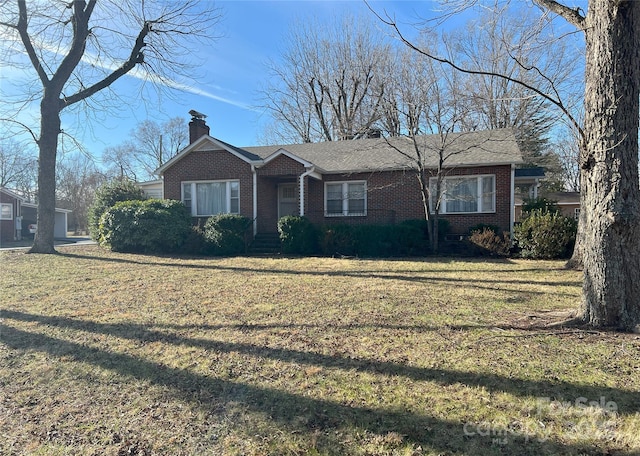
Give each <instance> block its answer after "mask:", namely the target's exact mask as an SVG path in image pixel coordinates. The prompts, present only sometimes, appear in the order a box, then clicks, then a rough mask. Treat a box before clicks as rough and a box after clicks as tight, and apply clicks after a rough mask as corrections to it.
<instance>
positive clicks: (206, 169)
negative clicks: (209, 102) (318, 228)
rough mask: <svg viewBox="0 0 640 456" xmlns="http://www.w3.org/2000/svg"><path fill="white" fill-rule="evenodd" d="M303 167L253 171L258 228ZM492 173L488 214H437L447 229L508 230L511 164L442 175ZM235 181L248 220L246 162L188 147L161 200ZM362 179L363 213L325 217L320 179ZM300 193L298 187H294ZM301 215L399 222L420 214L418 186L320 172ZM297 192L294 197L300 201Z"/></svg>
mask: <svg viewBox="0 0 640 456" xmlns="http://www.w3.org/2000/svg"><path fill="white" fill-rule="evenodd" d="M304 171H305V168H304V166H303V165H302V164H301V163H299V162H297V161H296V160H293V159H291V158H289V157H287V156H285V155H282V156H279V157H277V158H275V159H273V160H272V161H271V162H269V163H268V164H266V165H265V166H263V167H261V168H258V169H257V175H258V231H265V232H269V231H275V228H276V222H277V215H278V206H277V201H278V198H277V187H278V184H280V183H284V182H291V183H295V184H296V189H298V184H299V179H298V178H299V176H300V175H301V174H302V173H304ZM479 174H495V176H496V211H495V213H489V214H451V215H442V218H445V219H447V220H449V222H450V224H451V232H452V233H460V234H462V233H466V232H467V231H468V229H469V227H471V226H474V225H477V224H479V223H486V224H492V225H497V226H499V227H500V228H502V229H503V230H505V231H506V230H508V229H509V221H510V212H511V200H510V195H511V166H509V165H506V166H493V167H478V168H457V169H453V170H449V171H448V172H447V176H455V175H479ZM223 179H239V180H240V212H241V214H242V215H244V216H246V217H249V218H253V176H252V174H251V166H250V165H249V164H248V163H246V162H245V161H243V160H241V159H239V158H238V157H236V156H234V155H233V154H231V153H229V152H227V151H222V150H216V151H193V152H191V153H190V154H188V155H186V156H185V157H184V158H182V159H181V160H179V161H178V162H176V163H175V164H174V165H173V166H172V167H170V168H169V169H167V170H166V171H165V175H164V185H165V198H171V199H177V200H179V199H180V197H181V187H180V183H181V182H183V181H194V180H195V181H197V180H223ZM354 180H364V181H366V182H367V216H354V217H325V216H324V184H325V182H336V181H354ZM296 191H299V190H296ZM305 193H306V205H305V215H307V217H309V218H310V219H311V221H312V222H314V223H316V224H327V223H366V224H375V223H380V224H389V223H399V222H401V221H403V220H409V219H422V218H424V209H423V204H422V199H421V195H420V189H419V186H418V182H417V179H416V176H415V173H413V172H412V171H404V172H403V171H389V172H378V171H376V172H368V173H354V174H344V175H338V174H331V175H324V176H323V180H322V181H319V180H317V179H314V178H309V177H307V178H305ZM299 197H300V196H299V195H298V201H299Z"/></svg>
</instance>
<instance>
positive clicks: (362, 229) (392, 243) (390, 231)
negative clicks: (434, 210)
mask: <svg viewBox="0 0 640 456" xmlns="http://www.w3.org/2000/svg"><path fill="white" fill-rule="evenodd" d="M426 244H427V243H426V241H425V238H424V232H423V231H422V229H420V228H419V227H418V226H416V225H415V224H406V225H405V224H400V225H356V226H351V225H331V226H325V227H323V228H322V230H321V251H322V254H324V255H343V256H360V257H398V256H412V255H423V254H425V253H426V251H427V249H426Z"/></svg>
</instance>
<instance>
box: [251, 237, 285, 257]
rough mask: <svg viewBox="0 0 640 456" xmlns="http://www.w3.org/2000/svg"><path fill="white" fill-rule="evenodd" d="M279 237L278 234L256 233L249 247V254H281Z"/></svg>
mask: <svg viewBox="0 0 640 456" xmlns="http://www.w3.org/2000/svg"><path fill="white" fill-rule="evenodd" d="M281 247H282V245H281V243H280V236H279V235H278V233H258V234H256V236H255V238H254V239H253V242H252V243H251V245H250V246H249V253H252V254H259V255H269V254H279V253H281Z"/></svg>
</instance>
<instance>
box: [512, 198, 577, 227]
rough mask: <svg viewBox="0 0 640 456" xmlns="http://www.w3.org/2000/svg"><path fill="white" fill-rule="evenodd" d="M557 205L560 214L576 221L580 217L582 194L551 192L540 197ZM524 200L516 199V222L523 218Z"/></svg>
mask: <svg viewBox="0 0 640 456" xmlns="http://www.w3.org/2000/svg"><path fill="white" fill-rule="evenodd" d="M540 196H541V197H544V198H545V199H547V200H549V201H553V202H554V203H556V205H557V206H558V208H559V209H560V213H561V214H562V215H564V216H566V217H571V218H574V219H576V220H578V218H579V217H580V192H549V193H545V194H544V195H540ZM522 203H523V201H522V198H518V197H516V222H519V221H520V220H521V218H522Z"/></svg>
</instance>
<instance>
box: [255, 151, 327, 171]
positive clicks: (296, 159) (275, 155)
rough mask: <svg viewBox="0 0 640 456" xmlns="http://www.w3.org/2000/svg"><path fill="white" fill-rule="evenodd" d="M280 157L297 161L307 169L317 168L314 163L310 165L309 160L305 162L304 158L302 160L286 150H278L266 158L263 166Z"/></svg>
mask: <svg viewBox="0 0 640 456" xmlns="http://www.w3.org/2000/svg"><path fill="white" fill-rule="evenodd" d="M280 155H284V156H285V157H289V158H290V159H291V160H295V161H297V162H298V163H300V164H301V165H302V166H304V167H305V168H312V167H314V166H315V165H314V164H313V163H310V162H308V161H307V160H305V159H304V158H300V157H298V156H297V155H295V154H292V153H291V152H289V151H288V150H286V149H284V148H280V149H278V150H276V151H275V152H274V153H272V154H271V155H269V156H268V157H267V158H265V159H264V160H263V161H262V164H264V165H266V164H267V163H269V162H270V161H272V160H274V159H276V158H278V157H279V156H280Z"/></svg>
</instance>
